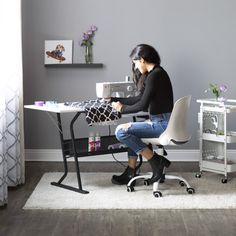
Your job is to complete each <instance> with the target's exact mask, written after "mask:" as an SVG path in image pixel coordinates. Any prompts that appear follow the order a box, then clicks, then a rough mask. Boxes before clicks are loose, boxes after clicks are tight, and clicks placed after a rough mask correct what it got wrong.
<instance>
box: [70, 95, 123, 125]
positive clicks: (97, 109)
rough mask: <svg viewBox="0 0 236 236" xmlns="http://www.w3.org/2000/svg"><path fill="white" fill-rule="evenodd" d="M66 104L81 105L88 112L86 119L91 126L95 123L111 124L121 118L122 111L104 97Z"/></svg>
mask: <svg viewBox="0 0 236 236" xmlns="http://www.w3.org/2000/svg"><path fill="white" fill-rule="evenodd" d="M66 105H69V106H73V107H79V108H81V109H82V110H84V111H85V113H86V121H87V123H88V125H89V126H92V125H94V124H99V125H110V124H115V121H116V120H118V119H120V118H121V113H120V112H117V111H116V110H115V109H113V108H112V106H111V103H109V102H107V101H104V100H103V99H96V100H87V101H83V102H71V103H67V104H66Z"/></svg>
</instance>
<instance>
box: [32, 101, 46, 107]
mask: <svg viewBox="0 0 236 236" xmlns="http://www.w3.org/2000/svg"><path fill="white" fill-rule="evenodd" d="M34 105H35V106H43V105H44V101H35V102H34Z"/></svg>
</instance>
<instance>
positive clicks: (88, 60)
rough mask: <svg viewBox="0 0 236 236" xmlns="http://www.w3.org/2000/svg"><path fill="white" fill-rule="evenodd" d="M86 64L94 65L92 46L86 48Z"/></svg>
mask: <svg viewBox="0 0 236 236" xmlns="http://www.w3.org/2000/svg"><path fill="white" fill-rule="evenodd" d="M85 63H86V64H90V63H92V46H91V45H86V46H85Z"/></svg>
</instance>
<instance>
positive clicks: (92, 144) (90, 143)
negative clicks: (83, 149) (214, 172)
mask: <svg viewBox="0 0 236 236" xmlns="http://www.w3.org/2000/svg"><path fill="white" fill-rule="evenodd" d="M88 151H89V152H93V151H95V137H94V134H93V133H90V134H89V138H88Z"/></svg>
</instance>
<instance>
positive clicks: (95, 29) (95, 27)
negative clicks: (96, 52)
mask: <svg viewBox="0 0 236 236" xmlns="http://www.w3.org/2000/svg"><path fill="white" fill-rule="evenodd" d="M90 29H91V30H92V31H93V32H95V31H97V29H98V27H97V26H95V25H92V26H91V28H90Z"/></svg>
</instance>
